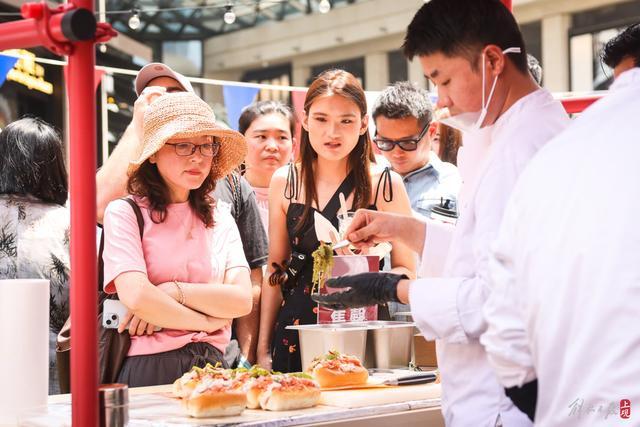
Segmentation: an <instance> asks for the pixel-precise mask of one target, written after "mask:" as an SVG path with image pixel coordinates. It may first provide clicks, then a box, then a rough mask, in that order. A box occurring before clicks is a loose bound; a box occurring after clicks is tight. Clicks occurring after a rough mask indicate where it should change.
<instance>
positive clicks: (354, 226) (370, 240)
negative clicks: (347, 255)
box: [345, 209, 426, 254]
mask: <svg viewBox="0 0 640 427" xmlns="http://www.w3.org/2000/svg"><path fill="white" fill-rule="evenodd" d="M425 231H426V223H425V221H424V220H423V219H420V218H418V217H416V216H411V215H402V214H396V213H391V212H381V211H370V210H366V209H359V210H358V211H356V214H355V215H354V217H353V221H351V225H349V228H348V229H347V231H346V232H345V235H346V236H347V239H349V241H350V242H351V243H352V245H353V246H355V247H356V248H358V249H361V250H366V249H368V248H370V247H372V246H375V245H376V244H378V243H381V242H390V243H400V244H403V245H405V246H407V247H408V248H410V249H411V250H413V251H414V252H417V253H418V254H421V253H422V251H423V250H424V239H425Z"/></svg>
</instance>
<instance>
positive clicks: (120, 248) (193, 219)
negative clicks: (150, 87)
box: [103, 92, 252, 387]
mask: <svg viewBox="0 0 640 427" xmlns="http://www.w3.org/2000/svg"><path fill="white" fill-rule="evenodd" d="M245 154H246V145H245V142H244V137H243V136H242V135H241V134H240V133H238V132H236V131H232V130H229V129H226V128H224V127H222V126H220V125H218V124H217V123H216V121H215V116H214V114H213V111H212V110H211V108H210V107H209V106H208V105H207V104H206V103H205V102H204V101H202V100H201V99H200V98H198V97H197V96H196V95H195V94H193V93H189V92H186V93H185V92H182V93H168V94H165V95H162V96H160V97H158V98H157V99H155V100H154V102H152V103H151V104H150V105H149V107H148V108H147V110H146V112H145V114H144V122H143V145H142V150H141V151H140V153H139V155H138V157H137V158H136V159H135V160H134V161H132V162H131V164H130V166H129V180H128V183H127V190H128V192H129V194H130V195H131V196H129V197H131V198H132V199H133V201H134V202H135V203H136V204H137V205H138V206H139V207H140V210H141V213H142V217H143V219H144V233H143V236H142V241H141V239H140V231H139V227H138V221H137V220H136V214H135V212H134V210H133V209H132V207H131V206H130V205H129V203H127V202H126V201H124V200H115V201H113V202H111V203H109V205H108V206H107V209H106V210H105V214H104V234H105V244H104V252H103V260H104V287H105V289H104V290H105V292H107V293H114V292H117V294H118V298H119V299H120V301H121V302H122V303H123V304H124V305H125V306H126V307H127V308H128V309H129V312H128V314H127V315H126V316H125V318H124V319H121V320H120V325H119V327H118V331H119V332H120V333H128V334H130V335H131V347H130V349H129V352H128V354H127V358H126V359H125V360H124V364H123V366H122V369H121V371H120V373H119V375H118V382H120V383H124V384H128V385H129V386H130V387H141V386H150V385H158V384H169V383H172V382H173V381H174V380H175V379H176V378H178V377H180V376H181V375H182V373H184V372H186V371H188V370H189V369H190V368H191V367H192V366H194V365H197V366H200V367H203V366H204V365H205V364H206V363H211V364H213V365H215V364H216V363H218V362H219V363H221V364H222V365H223V366H225V367H226V366H227V363H226V362H225V360H224V358H223V355H224V352H225V350H226V348H227V346H228V344H229V341H230V338H231V319H233V318H236V317H241V316H244V315H246V314H248V313H249V312H250V311H251V306H252V295H251V280H250V276H249V268H248V264H247V261H246V260H245V258H244V255H243V251H242V242H241V240H240V234H239V232H238V228H237V226H236V224H235V222H234V221H233V218H232V217H231V214H230V213H229V212H228V211H227V210H225V209H218V208H216V202H215V200H214V199H213V198H212V197H211V192H212V190H213V187H214V186H215V184H216V181H217V180H218V179H220V178H222V177H224V176H226V175H227V174H228V173H229V172H230V171H232V170H233V169H234V168H236V167H238V165H239V164H240V163H241V162H242V160H243V158H244V155H245ZM156 327H159V328H161V330H159V331H158V330H156ZM125 329H128V330H125Z"/></svg>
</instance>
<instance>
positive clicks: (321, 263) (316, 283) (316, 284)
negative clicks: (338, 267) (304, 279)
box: [311, 242, 333, 293]
mask: <svg viewBox="0 0 640 427" xmlns="http://www.w3.org/2000/svg"><path fill="white" fill-rule="evenodd" d="M311 256H312V257H313V276H312V283H313V286H312V290H311V293H314V292H316V291H317V292H319V291H320V289H321V288H322V287H323V286H324V283H325V282H326V281H327V279H328V278H329V277H331V271H332V270H333V248H332V245H331V244H327V243H324V242H320V246H318V249H316V250H315V251H313V253H312V254H311Z"/></svg>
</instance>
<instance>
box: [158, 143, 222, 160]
mask: <svg viewBox="0 0 640 427" xmlns="http://www.w3.org/2000/svg"><path fill="white" fill-rule="evenodd" d="M166 145H171V146H172V147H173V148H174V150H176V154H177V155H178V156H191V155H192V154H193V153H195V152H196V150H200V154H202V155H203V156H204V157H213V156H215V155H216V154H218V150H220V144H219V143H218V142H213V143H208V144H201V145H196V144H194V143H193V142H178V143H175V144H172V143H168V142H167V143H166Z"/></svg>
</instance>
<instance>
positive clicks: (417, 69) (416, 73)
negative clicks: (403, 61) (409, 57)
mask: <svg viewBox="0 0 640 427" xmlns="http://www.w3.org/2000/svg"><path fill="white" fill-rule="evenodd" d="M407 71H408V72H407V75H408V78H409V81H410V82H412V83H415V84H417V85H418V86H420V87H422V88H426V87H427V79H425V77H424V70H423V69H422V65H420V61H419V60H418V57H415V58H413V61H407Z"/></svg>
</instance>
